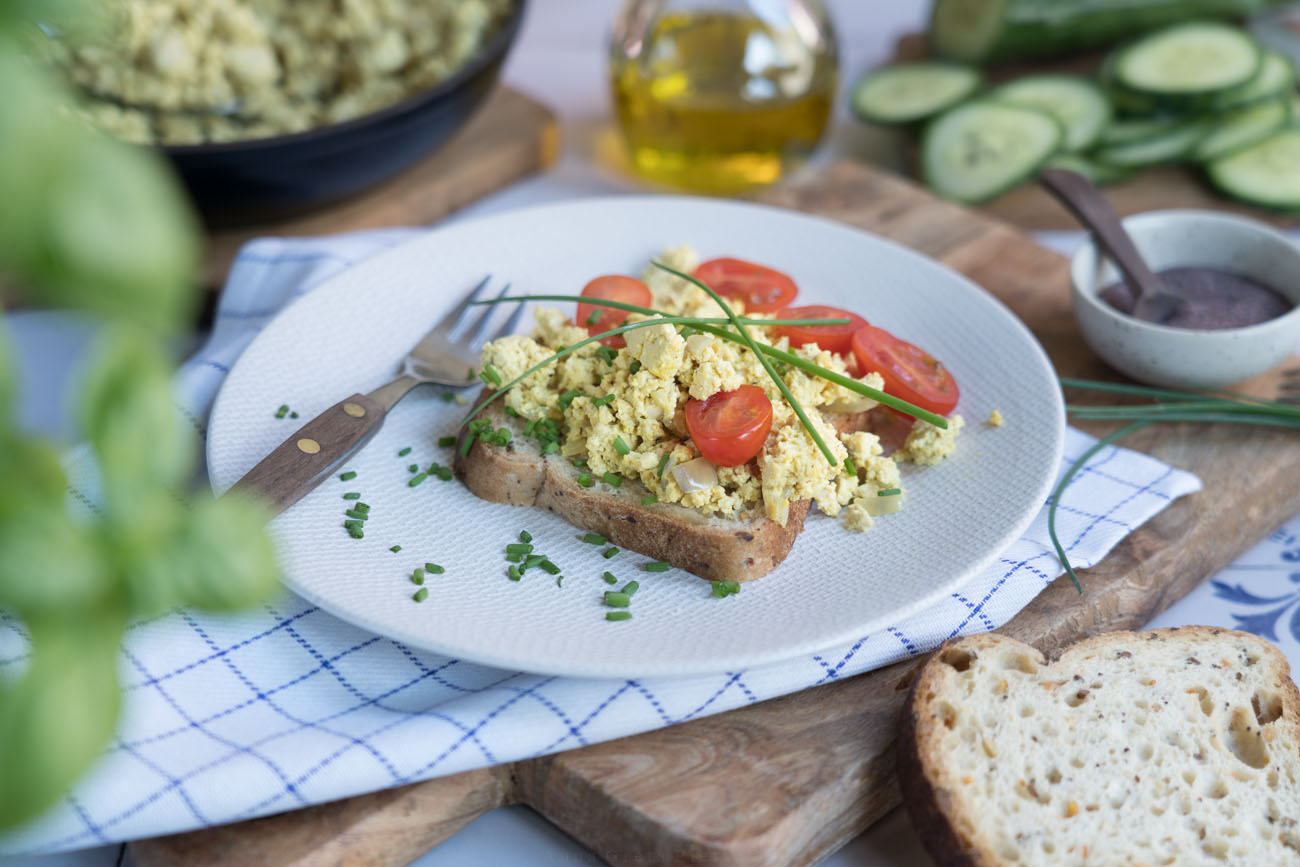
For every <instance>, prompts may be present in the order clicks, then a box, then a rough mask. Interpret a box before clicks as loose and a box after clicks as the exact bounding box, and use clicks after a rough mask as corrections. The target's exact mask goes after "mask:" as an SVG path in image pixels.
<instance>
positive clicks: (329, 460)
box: [230, 394, 387, 515]
mask: <svg viewBox="0 0 1300 867" xmlns="http://www.w3.org/2000/svg"><path fill="white" fill-rule="evenodd" d="M385 415H387V410H386V409H385V407H384V406H383V405H382V404H381V403H380V402H379V401H377V400H375V399H374V398H372V397H369V396H367V395H364V394H354V395H352V396H351V397H345V398H343V400H340V401H339V402H338V403H336V404H334V405H333V406H332V407H330V408H329V409H327V410H325V411H324V412H323V413H321V414H320V415H318V416H316V417H315V418H314V419H312V420H311V421H309V422H307V423H306V424H305V425H303V426H302V427H300V428H298V430H296V431H294V432H293V434H291V435H290V436H289V438H288V439H286V440H285V441H284V442H282V443H280V445H279V446H277V447H276V449H275V451H273V452H271V453H270V454H269V455H267V456H266V457H265V458H263V459H262V460H261V462H260V463H258V465H257V466H255V467H253V468H252V469H251V470H249V471H248V472H247V473H245V474H244V477H243V478H242V479H240V480H239V481H237V482H235V484H234V486H233V487H232V488H231V489H230V490H231V491H240V492H242V493H245V494H252V495H254V496H256V497H258V498H260V499H261V500H263V501H264V502H266V503H267V505H269V506H270V507H271V509H272V511H273V513H274V514H277V515H278V514H279V513H280V512H283V511H284V510H285V509H287V508H289V507H290V506H292V505H293V504H294V503H296V502H298V501H299V500H300V499H302V497H303V496H304V495H305V494H306V493H307V492H308V491H310V490H311V489H312V488H314V487H316V486H317V485H318V484H320V483H321V481H323V480H324V479H325V478H326V477H327V476H329V475H330V474H331V473H332V472H333V471H334V470H336V469H338V468H339V467H340V466H341V465H342V464H343V462H344V461H346V460H347V459H348V458H349V457H350V456H351V455H352V454H353V453H354V452H356V450H357V449H359V448H360V447H361V446H362V445H364V444H365V442H366V440H368V439H370V438H371V437H372V436H374V434H375V432H376V431H378V430H379V427H380V425H382V424H383V423H384V416H385Z"/></svg>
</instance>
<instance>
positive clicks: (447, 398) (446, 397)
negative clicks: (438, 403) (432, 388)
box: [440, 391, 456, 403]
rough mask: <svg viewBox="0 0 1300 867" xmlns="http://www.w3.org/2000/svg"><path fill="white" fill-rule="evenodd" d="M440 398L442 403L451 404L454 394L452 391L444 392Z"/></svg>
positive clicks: (454, 397)
mask: <svg viewBox="0 0 1300 867" xmlns="http://www.w3.org/2000/svg"><path fill="white" fill-rule="evenodd" d="M440 397H441V398H442V402H443V403H451V402H452V401H454V400H455V399H456V393H455V392H454V391H444V392H443V393H442V394H441V395H440Z"/></svg>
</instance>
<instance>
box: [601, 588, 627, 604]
mask: <svg viewBox="0 0 1300 867" xmlns="http://www.w3.org/2000/svg"><path fill="white" fill-rule="evenodd" d="M605 604H606V605H608V606H609V607H610V608H626V607H628V606H629V605H631V604H632V599H631V597H629V596H628V595H627V594H626V593H619V592H618V591H617V590H606V591H605Z"/></svg>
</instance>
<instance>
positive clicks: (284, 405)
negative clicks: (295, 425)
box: [275, 403, 289, 418]
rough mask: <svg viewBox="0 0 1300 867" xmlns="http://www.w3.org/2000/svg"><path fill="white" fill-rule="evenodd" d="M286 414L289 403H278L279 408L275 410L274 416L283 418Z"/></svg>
mask: <svg viewBox="0 0 1300 867" xmlns="http://www.w3.org/2000/svg"><path fill="white" fill-rule="evenodd" d="M288 414H289V404H287V403H282V404H280V408H279V409H277V410H276V411H275V417H276V418H284V417H285V416H286V415H288Z"/></svg>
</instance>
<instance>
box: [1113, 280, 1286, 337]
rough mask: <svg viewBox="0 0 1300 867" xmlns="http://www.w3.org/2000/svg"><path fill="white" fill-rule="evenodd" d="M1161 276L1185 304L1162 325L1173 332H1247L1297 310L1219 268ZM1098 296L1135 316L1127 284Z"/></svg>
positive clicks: (1272, 293) (1253, 283)
mask: <svg viewBox="0 0 1300 867" xmlns="http://www.w3.org/2000/svg"><path fill="white" fill-rule="evenodd" d="M1157 276H1159V278H1160V281H1161V282H1162V283H1163V284H1164V287H1165V290H1166V291H1168V292H1169V293H1170V294H1171V295H1175V296H1177V297H1179V298H1181V299H1182V300H1183V303H1182V304H1181V305H1180V306H1179V308H1178V310H1177V311H1176V312H1175V313H1174V315H1173V316H1172V317H1170V318H1169V319H1167V320H1165V321H1164V322H1162V323H1160V324H1162V325H1168V326H1170V327H1172V328H1189V329H1197V330H1219V329H1223V328H1244V327H1245V326H1248V325H1258V324H1260V323H1261V322H1267V321H1269V320H1270V319H1276V318H1277V317H1279V316H1283V315H1285V314H1287V313H1289V312H1291V310H1292V309H1293V307H1294V305H1292V303H1291V302H1290V301H1288V300H1287V299H1286V298H1285V297H1284V296H1282V295H1281V294H1280V293H1278V292H1275V291H1274V290H1272V289H1270V288H1268V287H1267V286H1265V285H1263V284H1262V283H1259V282H1257V281H1255V280H1252V279H1250V278H1249V277H1243V276H1241V275H1239V274H1233V273H1231V272H1229V271H1223V270H1220V269H1218V268H1204V267H1199V266H1194V267H1181V268H1166V269H1164V270H1163V271H1159V272H1158V273H1157ZM1097 294H1098V295H1099V296H1100V297H1101V299H1102V300H1103V301H1105V302H1106V303H1107V304H1109V305H1110V306H1111V307H1114V308H1115V309H1116V310H1118V311H1120V312H1121V313H1126V314H1128V315H1130V316H1132V315H1133V308H1134V300H1133V290H1132V289H1130V288H1129V286H1128V284H1127V283H1125V282H1124V281H1122V280H1121V281H1119V282H1116V283H1111V284H1110V285H1109V286H1106V287H1104V288H1103V289H1101V290H1100V291H1099V292H1098V293H1097ZM1139 318H1140V317H1139Z"/></svg>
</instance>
